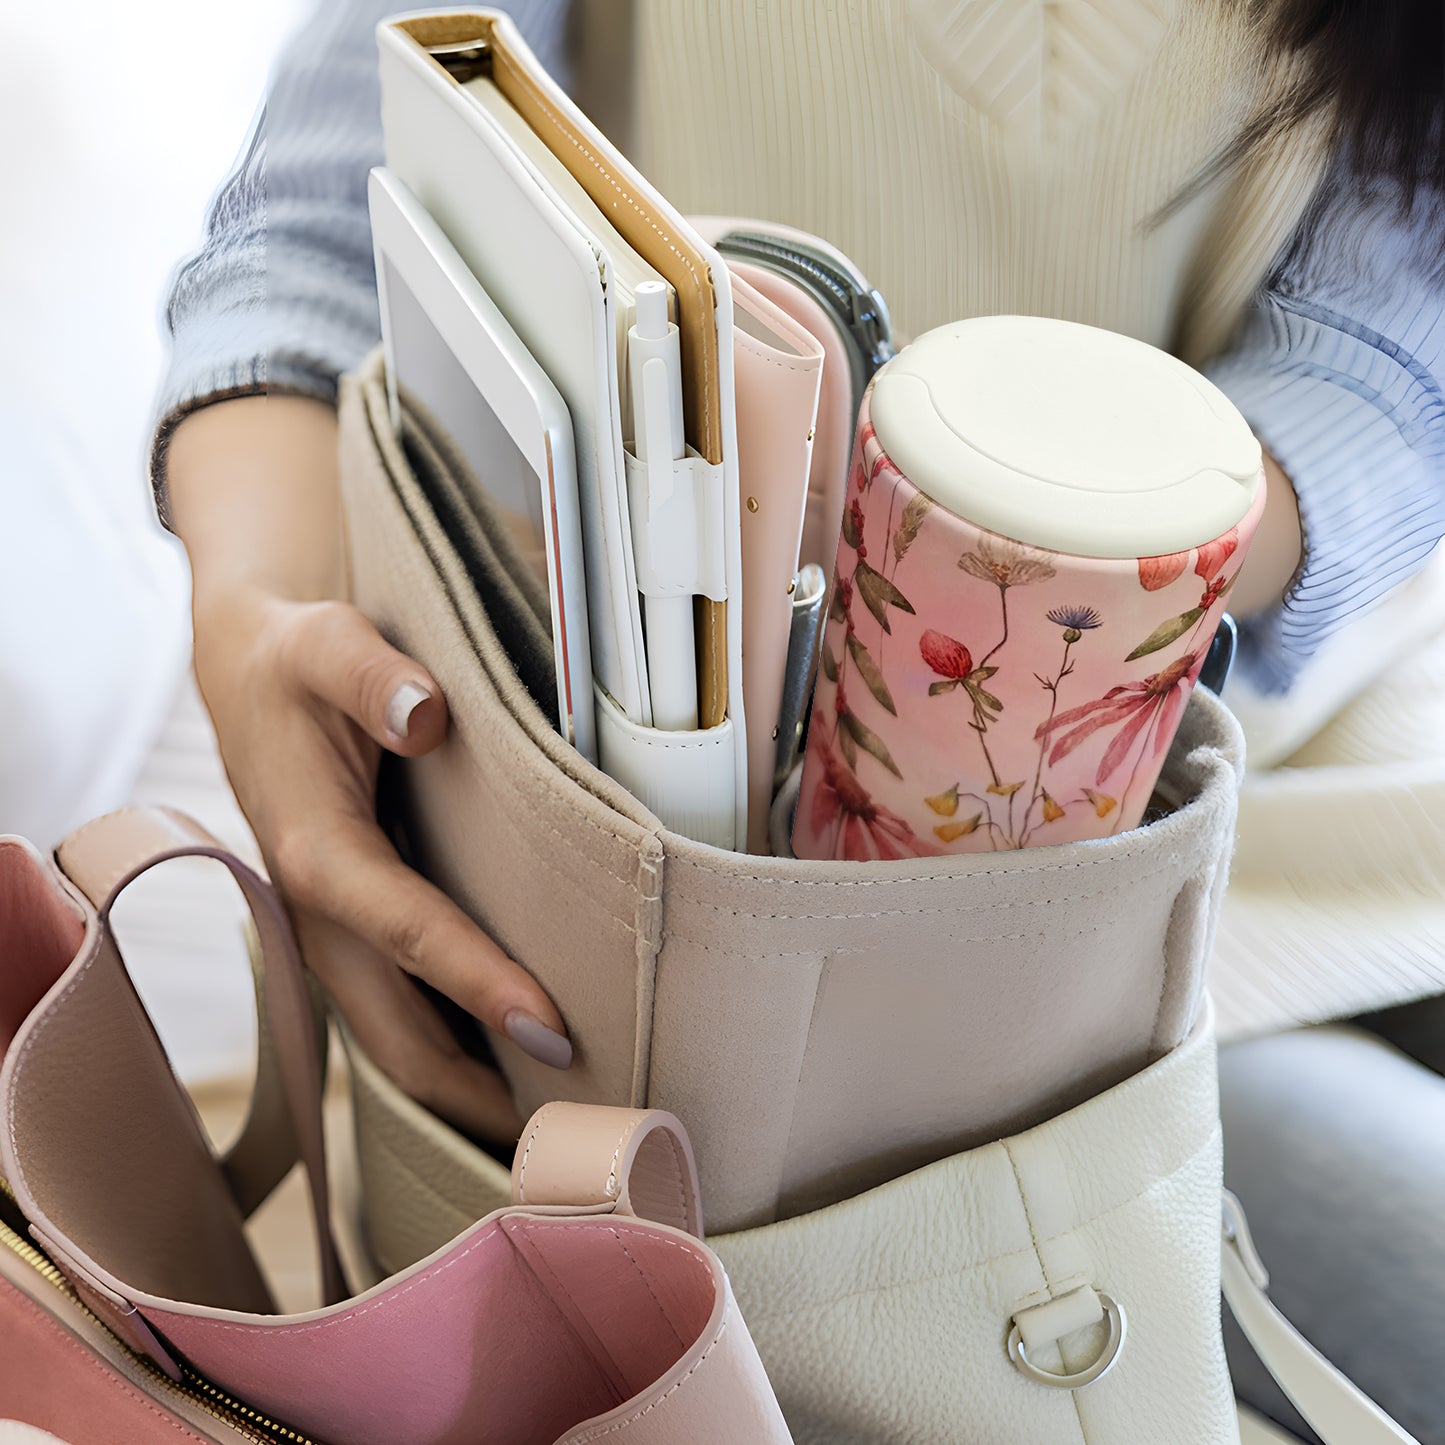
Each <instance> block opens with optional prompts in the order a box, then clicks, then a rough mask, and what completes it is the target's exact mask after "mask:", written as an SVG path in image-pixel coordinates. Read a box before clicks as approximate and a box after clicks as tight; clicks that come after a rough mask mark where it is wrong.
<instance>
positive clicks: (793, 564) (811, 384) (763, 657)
mask: <svg viewBox="0 0 1445 1445" xmlns="http://www.w3.org/2000/svg"><path fill="white" fill-rule="evenodd" d="M728 269H729V271H730V272H731V273H732V279H733V371H734V385H735V388H736V410H737V439H738V481H739V485H740V487H741V489H742V507H741V509H740V516H741V518H742V551H743V697H744V698H745V700H746V715H747V741H748V840H747V847H748V852H749V853H766V852H767V851H768V809H769V806H770V805H771V803H772V790H773V760H774V755H775V752H776V745H775V742H774V735H775V732H776V727H777V721H778V710H779V707H780V706H781V704H782V699H783V673H784V669H785V667H786V665H787V657H788V634H789V631H790V628H791V625H792V616H793V606H792V591H793V579H794V578H795V577H796V576H797V572H798V549H799V544H800V542H801V539H802V534H803V512H804V508H805V506H806V505H807V499H808V485H809V477H810V475H811V466H812V458H813V445H814V441H813V438H814V429H815V426H816V424H817V416H818V395H819V387H820V384H821V382H822V379H823V376H824V374H825V367H824V352H823V346H822V343H821V342H819V340H818V339H817V337H816V336H815V335H814V334H813V332H812V331H810V330H808V329H807V328H806V327H804V326H802V325H800V324H799V322H798V321H797V320H796V319H795V317H794V316H792V315H789V314H788V311H787V310H785V309H784V307H782V306H780V305H778V304H776V303H775V301H773V300H770V299H769V298H768V296H766V295H764V294H763V289H762V286H761V284H760V283H762V282H766V283H767V285H768V289H769V290H770V291H772V292H773V293H774V294H775V295H777V294H779V292H780V288H786V287H787V286H788V283H787V282H786V281H785V280H783V281H780V280H779V278H776V277H773V276H769V275H767V274H766V273H765V272H763V271H761V269H760V268H758V267H756V266H751V265H748V264H747V263H744V262H730V263H729V267H728ZM792 289H793V291H795V292H796V293H797V296H798V298H799V299H801V300H808V299H809V298H807V297H806V296H804V295H803V294H802V292H801V291H799V290H798V288H796V287H794V288H792ZM810 304H814V305H816V303H810ZM843 378H844V383H845V385H846V379H847V373H846V371H845V372H844V373H843ZM840 475H841V473H840Z"/></svg>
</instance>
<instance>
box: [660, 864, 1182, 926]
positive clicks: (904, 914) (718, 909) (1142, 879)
mask: <svg viewBox="0 0 1445 1445" xmlns="http://www.w3.org/2000/svg"><path fill="white" fill-rule="evenodd" d="M1173 871H1175V865H1174V864H1173V863H1169V862H1166V863H1162V864H1160V865H1159V866H1158V867H1157V868H1151V869H1150V870H1149V871H1148V872H1147V873H1135V874H1132V875H1131V876H1130V877H1128V878H1126V879H1121V880H1120V881H1119V882H1118V883H1113V884H1110V885H1108V886H1107V887H1104V888H1098V889H1094V890H1091V891H1090V892H1087V893H1071V894H1069V895H1068V896H1067V897H1064V898H1040V899H1033V900H1023V901H1018V900H1010V901H1009V902H1007V903H960V904H956V905H951V906H949V907H946V908H883V909H877V910H874V911H871V912H867V913H851V912H850V913H747V912H744V911H742V910H740V909H736V908H728V907H725V906H724V905H723V904H721V903H708V902H706V901H705V900H703V899H695V900H692V901H691V902H689V903H688V905H687V906H688V907H689V908H705V909H707V910H708V911H709V912H712V913H721V914H722V915H723V916H724V917H725V918H747V919H752V920H753V921H755V922H759V923H772V922H786V923H823V922H829V921H836V922H840V923H851V922H854V921H856V920H860V919H865V918H928V917H931V916H953V915H956V914H962V913H985V912H989V911H990V910H999V909H1003V910H1009V911H1012V910H1013V909H1016V908H1055V907H1058V906H1059V905H1061V904H1069V903H1087V902H1090V901H1091V900H1094V899H1099V898H1108V897H1109V896H1110V895H1111V894H1116V893H1128V892H1132V891H1133V889H1135V888H1137V887H1138V886H1139V885H1140V884H1141V883H1147V882H1150V881H1151V880H1152V879H1155V878H1158V877H1159V876H1160V875H1161V874H1165V873H1170V872H1173ZM1193 876H1194V875H1193V874H1192V873H1189V874H1186V878H1189V877H1193ZM914 881H917V880H914ZM940 881H947V880H940ZM992 936H994V935H990V937H992ZM998 936H1000V937H1003V936H1006V935H998ZM1018 936H1019V937H1023V936H1025V935H1023V934H1020V935H1018Z"/></svg>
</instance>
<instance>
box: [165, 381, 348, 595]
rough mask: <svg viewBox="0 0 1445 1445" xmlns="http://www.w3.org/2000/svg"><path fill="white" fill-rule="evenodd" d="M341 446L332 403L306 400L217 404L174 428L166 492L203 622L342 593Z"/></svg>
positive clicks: (269, 398)
mask: <svg viewBox="0 0 1445 1445" xmlns="http://www.w3.org/2000/svg"><path fill="white" fill-rule="evenodd" d="M336 451H337V423H336V412H335V410H334V408H332V407H331V406H330V405H328V404H327V403H325V402H322V401H317V400H314V399H311V398H308V397H293V396H260V395H258V396H247V397H239V398H234V399H232V400H228V401H222V402H216V403H214V404H212V405H210V406H206V407H202V408H200V409H199V410H197V411H195V412H193V413H191V415H190V416H188V417H187V418H186V419H185V420H184V421H183V422H182V423H181V424H180V425H179V426H178V427H177V428H176V431H175V434H174V436H173V437H172V438H171V442H170V447H169V451H168V454H167V469H166V471H167V490H168V493H169V500H170V516H171V521H172V525H173V526H174V528H175V531H176V533H177V535H179V536H180V538H181V540H182V541H183V542H184V543H185V546H186V551H187V553H188V554H189V556H190V559H191V570H192V575H193V577H194V595H195V603H194V605H195V609H196V612H197V616H198V619H199V618H201V617H209V616H211V615H217V614H219V615H225V614H227V613H229V612H231V611H233V610H234V609H235V607H236V606H237V605H238V604H244V603H254V602H256V601H259V600H260V599H261V598H264V597H270V598H274V599H276V600H278V601H290V602H316V601H321V600H324V599H327V598H335V597H339V596H341V595H342V591H343V574H342V547H341V536H342V527H341V492H340V479H339V473H338V466H337V455H336Z"/></svg>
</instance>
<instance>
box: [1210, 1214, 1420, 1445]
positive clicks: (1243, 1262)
mask: <svg viewBox="0 0 1445 1445" xmlns="http://www.w3.org/2000/svg"><path fill="white" fill-rule="evenodd" d="M1268 1284H1269V1275H1268V1273H1267V1272H1266V1270H1265V1267H1264V1264H1263V1262H1262V1261H1261V1260H1260V1257H1259V1255H1258V1253H1257V1252H1256V1250H1255V1247H1254V1241H1253V1240H1252V1239H1251V1238H1250V1237H1249V1225H1248V1223H1247V1222H1246V1221H1245V1218H1244V1210H1243V1209H1242V1208H1241V1207H1240V1203H1239V1200H1238V1199H1236V1198H1235V1197H1234V1195H1233V1194H1231V1193H1230V1192H1229V1191H1228V1190H1225V1192H1224V1257H1223V1261H1222V1270H1221V1285H1222V1288H1223V1291H1224V1298H1225V1301H1226V1302H1227V1303H1228V1305H1229V1308H1230V1311H1231V1313H1232V1314H1233V1315H1234V1318H1235V1319H1236V1320H1238V1321H1239V1327H1240V1329H1242V1330H1243V1331H1244V1333H1245V1335H1246V1337H1247V1338H1248V1340H1249V1343H1250V1345H1251V1346H1252V1347H1253V1349H1254V1352H1255V1354H1257V1355H1258V1356H1259V1358H1260V1360H1261V1361H1262V1362H1263V1364H1264V1367H1265V1368H1266V1369H1267V1370H1268V1371H1269V1372H1270V1374H1271V1375H1273V1376H1274V1378H1275V1381H1276V1383H1277V1384H1278V1385H1279V1387H1280V1389H1282V1390H1283V1391H1284V1392H1285V1394H1286V1395H1288V1396H1289V1398H1290V1400H1291V1401H1293V1403H1294V1407H1295V1409H1297V1410H1298V1411H1299V1412H1300V1414H1301V1415H1302V1416H1304V1418H1305V1419H1306V1420H1307V1421H1308V1422H1309V1424H1310V1426H1311V1428H1312V1429H1313V1430H1314V1431H1315V1433H1316V1434H1318V1435H1319V1437H1320V1439H1321V1440H1323V1441H1324V1442H1325V1445H1419V1442H1418V1441H1416V1439H1415V1437H1414V1436H1413V1435H1411V1434H1410V1433H1409V1431H1407V1430H1405V1429H1403V1428H1402V1427H1401V1426H1399V1425H1397V1424H1396V1423H1395V1422H1394V1421H1393V1420H1392V1419H1390V1417H1389V1416H1388V1415H1387V1414H1385V1412H1384V1411H1383V1410H1382V1409H1380V1407H1379V1406H1378V1405H1377V1404H1375V1402H1374V1401H1373V1400H1371V1399H1370V1398H1369V1396H1368V1395H1366V1394H1365V1393H1364V1392H1363V1391H1362V1390H1360V1389H1359V1388H1358V1387H1357V1386H1356V1385H1354V1384H1353V1383H1352V1382H1351V1381H1349V1380H1348V1379H1346V1378H1345V1376H1344V1375H1342V1374H1341V1373H1340V1371H1339V1370H1337V1369H1336V1368H1335V1367H1334V1366H1333V1365H1332V1364H1330V1362H1329V1361H1328V1360H1327V1359H1325V1357H1324V1356H1323V1355H1322V1354H1320V1352H1319V1351H1318V1350H1317V1349H1315V1347H1314V1346H1313V1345H1312V1344H1310V1342H1309V1341H1308V1340H1307V1339H1305V1337H1304V1336H1303V1335H1302V1334H1300V1332H1299V1331H1298V1330H1297V1329H1295V1327H1294V1326H1293V1325H1292V1324H1290V1322H1289V1321H1288V1320H1287V1319H1285V1317H1284V1316H1283V1315H1282V1314H1281V1313H1280V1312H1279V1310H1278V1309H1277V1308H1276V1307H1275V1305H1274V1304H1273V1303H1272V1302H1271V1300H1270V1298H1269V1296H1268V1295H1267V1294H1266V1293H1265V1289H1266V1287H1267V1286H1268Z"/></svg>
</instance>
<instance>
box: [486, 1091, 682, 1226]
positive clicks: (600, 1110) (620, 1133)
mask: <svg viewBox="0 0 1445 1445" xmlns="http://www.w3.org/2000/svg"><path fill="white" fill-rule="evenodd" d="M699 1200H700V1193H699V1189H698V1181H697V1162H696V1161H695V1159H694V1158H693V1153H692V1145H691V1143H690V1142H689V1141H688V1137H687V1131H686V1130H685V1129H684V1128H683V1127H682V1124H681V1122H680V1121H679V1120H678V1119H677V1118H676V1117H675V1116H674V1115H672V1114H668V1113H666V1112H664V1111H663V1110H661V1109H618V1108H611V1107H609V1106H607V1105H605V1104H570V1103H553V1104H544V1105H543V1106H542V1107H541V1108H540V1109H538V1110H537V1112H536V1113H535V1114H533V1115H532V1118H531V1120H530V1122H529V1123H528V1125H527V1128H526V1131H525V1132H524V1133H523V1135H522V1138H521V1142H520V1143H519V1144H518V1145H517V1153H516V1156H515V1158H514V1159H513V1161H512V1202H513V1203H514V1204H521V1205H536V1206H542V1205H552V1206H567V1207H571V1208H573V1209H578V1208H583V1209H585V1208H588V1207H592V1208H598V1207H610V1208H611V1209H612V1211H613V1212H614V1213H617V1214H631V1215H635V1216H636V1217H637V1218H639V1219H650V1220H653V1221H654V1222H656V1223H658V1224H670V1225H671V1226H672V1227H673V1228H674V1229H682V1230H686V1232H687V1233H688V1234H692V1235H695V1236H696V1237H697V1238H698V1239H701V1238H702V1207H701V1204H700V1203H699Z"/></svg>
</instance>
